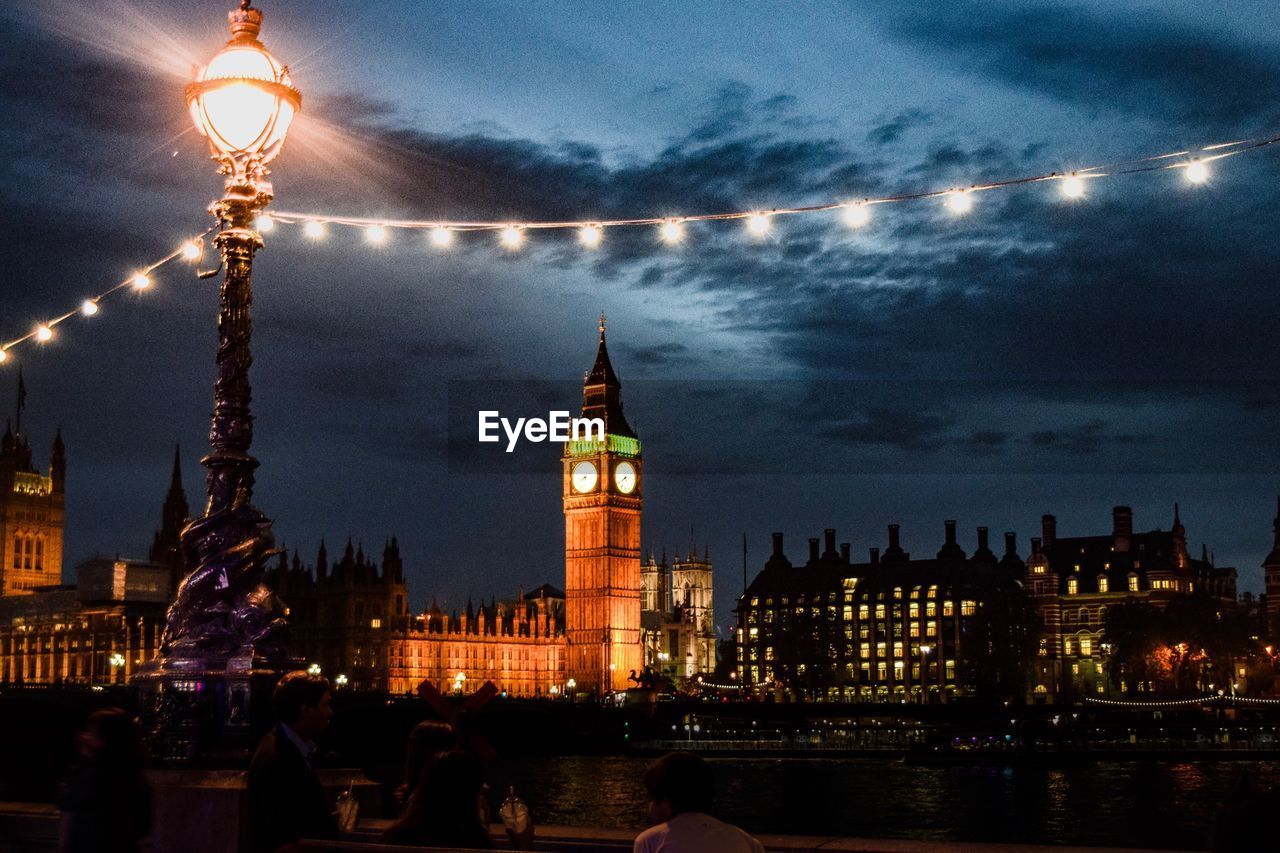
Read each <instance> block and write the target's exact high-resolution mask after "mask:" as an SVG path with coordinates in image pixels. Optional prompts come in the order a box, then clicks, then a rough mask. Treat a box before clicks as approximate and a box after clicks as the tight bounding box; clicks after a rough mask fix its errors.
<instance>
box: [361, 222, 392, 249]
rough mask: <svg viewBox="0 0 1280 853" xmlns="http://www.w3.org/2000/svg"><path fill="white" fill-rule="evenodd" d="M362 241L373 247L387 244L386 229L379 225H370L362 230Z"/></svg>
mask: <svg viewBox="0 0 1280 853" xmlns="http://www.w3.org/2000/svg"><path fill="white" fill-rule="evenodd" d="M364 239H365V241H366V242H368V243H373V244H374V245H379V244H381V243H385V242H387V229H386V228H384V227H383V226H381V225H370V226H369V227H368V228H366V229H364Z"/></svg>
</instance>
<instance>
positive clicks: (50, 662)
mask: <svg viewBox="0 0 1280 853" xmlns="http://www.w3.org/2000/svg"><path fill="white" fill-rule="evenodd" d="M76 579H77V583H76V584H74V585H72V584H65V585H63V584H58V585H51V586H45V587H42V588H39V589H34V590H26V591H25V592H24V594H22V595H13V596H6V597H4V598H0V684H10V685H28V686H29V685H52V684H88V685H92V684H123V683H125V681H127V680H128V679H129V678H130V677H131V676H132V675H133V673H134V671H135V670H136V669H137V668H138V667H139V666H141V665H142V664H144V663H146V662H147V661H148V660H150V659H151V658H152V657H154V656H155V654H156V651H157V649H158V648H159V645H160V634H161V632H162V631H163V630H164V621H165V620H164V616H165V610H166V608H167V607H168V602H169V569H168V567H167V566H163V565H158V564H155V563H148V562H142V561H139V560H121V559H110V558H104V557H96V558H94V559H91V560H86V561H85V562H83V563H81V564H80V565H79V566H77V567H76Z"/></svg>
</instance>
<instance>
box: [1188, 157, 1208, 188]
mask: <svg viewBox="0 0 1280 853" xmlns="http://www.w3.org/2000/svg"><path fill="white" fill-rule="evenodd" d="M1187 180H1188V181H1190V182H1191V183H1193V184H1203V183H1204V182H1205V181H1207V180H1209V167H1208V166H1206V165H1205V164H1204V163H1202V162H1200V161H1199V160H1196V161H1194V162H1192V163H1188V164H1187Z"/></svg>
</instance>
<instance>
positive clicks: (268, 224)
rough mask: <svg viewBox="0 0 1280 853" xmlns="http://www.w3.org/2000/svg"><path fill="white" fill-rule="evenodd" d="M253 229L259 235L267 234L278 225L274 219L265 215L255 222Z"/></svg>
mask: <svg viewBox="0 0 1280 853" xmlns="http://www.w3.org/2000/svg"><path fill="white" fill-rule="evenodd" d="M253 227H254V228H255V229H256V230H257V231H258V233H259V234H266V233H267V232H268V231H270V230H271V229H272V228H275V227H276V223H275V220H274V219H272V218H271V217H270V216H269V215H267V214H265V213H264V214H262V215H261V216H258V217H256V218H255V219H254V220H253Z"/></svg>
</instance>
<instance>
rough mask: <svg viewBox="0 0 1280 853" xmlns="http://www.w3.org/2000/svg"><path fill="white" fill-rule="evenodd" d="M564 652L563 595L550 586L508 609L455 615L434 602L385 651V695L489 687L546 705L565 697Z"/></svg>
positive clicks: (494, 605) (500, 606)
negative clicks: (387, 685)
mask: <svg viewBox="0 0 1280 853" xmlns="http://www.w3.org/2000/svg"><path fill="white" fill-rule="evenodd" d="M565 649H566V644H565V638H564V593H563V592H561V591H560V590H558V589H556V588H555V587H553V586H551V585H550V584H544V585H542V586H540V587H538V588H537V589H536V590H534V591H533V592H531V593H520V594H519V595H517V596H516V598H515V599H514V600H512V601H493V602H490V603H489V604H488V605H485V604H484V603H483V602H482V603H481V605H480V607H478V608H476V607H474V606H473V605H472V603H471V602H470V601H468V602H467V609H466V610H465V611H463V612H462V613H461V614H459V613H457V612H456V611H455V612H453V613H445V612H444V611H442V610H441V609H440V607H439V605H437V604H436V603H435V602H434V601H433V602H432V603H431V607H429V608H428V609H427V610H426V611H425V612H424V613H422V615H420V616H414V617H413V619H412V620H411V621H410V623H409V630H408V631H407V632H406V633H405V634H404V636H402V637H400V638H398V639H396V640H395V642H393V643H392V646H391V662H390V673H389V683H390V690H391V692H392V693H411V692H413V691H415V690H417V688H418V686H419V685H420V684H422V683H423V682H424V681H426V682H429V683H430V684H431V685H432V686H433V687H434V688H435V689H437V690H439V691H440V692H442V693H450V692H468V691H470V690H473V689H475V688H476V687H478V686H479V685H481V684H484V682H486V681H492V682H493V683H494V685H495V686H497V687H498V688H499V689H501V690H503V691H505V692H506V693H507V694H508V695H511V696H520V697H530V698H537V697H547V698H551V697H555V696H558V695H563V692H564V691H566V689H567V688H566V683H567V681H568V672H567V670H566V660H565ZM575 687H576V684H575Z"/></svg>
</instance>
